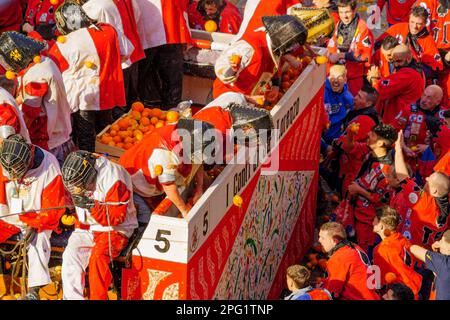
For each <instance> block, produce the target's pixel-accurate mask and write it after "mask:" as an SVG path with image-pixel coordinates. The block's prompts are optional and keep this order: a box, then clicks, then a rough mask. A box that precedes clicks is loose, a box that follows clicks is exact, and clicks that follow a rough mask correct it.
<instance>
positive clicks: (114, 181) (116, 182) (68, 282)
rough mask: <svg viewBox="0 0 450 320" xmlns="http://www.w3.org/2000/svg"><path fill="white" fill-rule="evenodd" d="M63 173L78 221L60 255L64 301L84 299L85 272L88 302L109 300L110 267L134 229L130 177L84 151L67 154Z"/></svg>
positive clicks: (135, 224) (115, 165) (101, 158)
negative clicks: (61, 259) (87, 279)
mask: <svg viewBox="0 0 450 320" xmlns="http://www.w3.org/2000/svg"><path fill="white" fill-rule="evenodd" d="M61 172H62V179H63V182H64V186H65V187H66V189H67V191H69V193H70V195H71V197H72V200H73V204H74V205H75V215H76V219H77V222H76V223H75V224H76V226H77V228H76V229H75V230H74V231H73V232H72V233H71V235H70V238H69V241H68V243H67V246H66V248H65V250H64V253H63V264H62V270H61V276H62V279H63V280H62V282H63V295H64V296H63V298H64V299H65V300H83V299H84V296H83V289H84V275H85V271H86V268H87V267H88V266H89V291H90V295H89V297H90V299H91V300H107V299H108V289H109V285H110V284H111V281H112V274H111V271H110V269H109V264H110V263H111V262H112V259H114V258H116V257H117V256H118V255H119V254H120V252H121V251H122V250H123V248H125V246H126V245H127V243H128V239H129V238H130V237H131V235H132V234H133V231H134V229H136V228H137V226H138V223H137V218H136V208H135V206H134V202H133V185H132V183H131V177H130V175H129V174H128V172H127V171H126V170H125V169H124V168H123V167H121V166H120V165H118V164H116V163H113V162H111V161H109V160H108V159H107V158H106V157H102V156H99V155H96V154H92V153H89V152H87V151H76V152H73V153H71V154H70V155H69V156H68V157H67V159H66V160H65V161H64V164H63V166H62V168H61Z"/></svg>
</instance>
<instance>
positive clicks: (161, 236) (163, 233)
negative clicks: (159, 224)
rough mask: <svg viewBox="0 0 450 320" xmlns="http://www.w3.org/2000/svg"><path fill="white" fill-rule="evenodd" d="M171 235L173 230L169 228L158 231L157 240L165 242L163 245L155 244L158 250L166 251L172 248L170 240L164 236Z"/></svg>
mask: <svg viewBox="0 0 450 320" xmlns="http://www.w3.org/2000/svg"><path fill="white" fill-rule="evenodd" d="M170 235H171V232H170V231H169V230H161V229H158V232H157V233H156V238H155V240H156V241H160V242H162V244H163V245H162V246H161V245H159V244H158V245H155V249H156V250H157V251H158V252H161V253H166V252H167V251H169V249H170V241H169V240H168V239H167V238H166V237H164V236H170Z"/></svg>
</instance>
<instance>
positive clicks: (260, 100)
mask: <svg viewBox="0 0 450 320" xmlns="http://www.w3.org/2000/svg"><path fill="white" fill-rule="evenodd" d="M256 104H257V105H259V106H262V105H264V98H258V99H256Z"/></svg>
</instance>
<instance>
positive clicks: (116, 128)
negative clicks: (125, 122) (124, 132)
mask: <svg viewBox="0 0 450 320" xmlns="http://www.w3.org/2000/svg"><path fill="white" fill-rule="evenodd" d="M111 130H116V131H119V130H120V127H119V125H118V124H117V123H114V124H112V125H111Z"/></svg>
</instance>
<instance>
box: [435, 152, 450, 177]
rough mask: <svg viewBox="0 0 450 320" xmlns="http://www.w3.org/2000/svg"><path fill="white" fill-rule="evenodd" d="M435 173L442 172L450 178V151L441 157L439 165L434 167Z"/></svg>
mask: <svg viewBox="0 0 450 320" xmlns="http://www.w3.org/2000/svg"><path fill="white" fill-rule="evenodd" d="M434 171H435V172H442V173H444V174H446V175H447V176H449V177H450V151H447V153H446V154H445V155H443V156H442V157H441V159H440V160H439V162H438V163H436V165H435V166H434Z"/></svg>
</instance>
